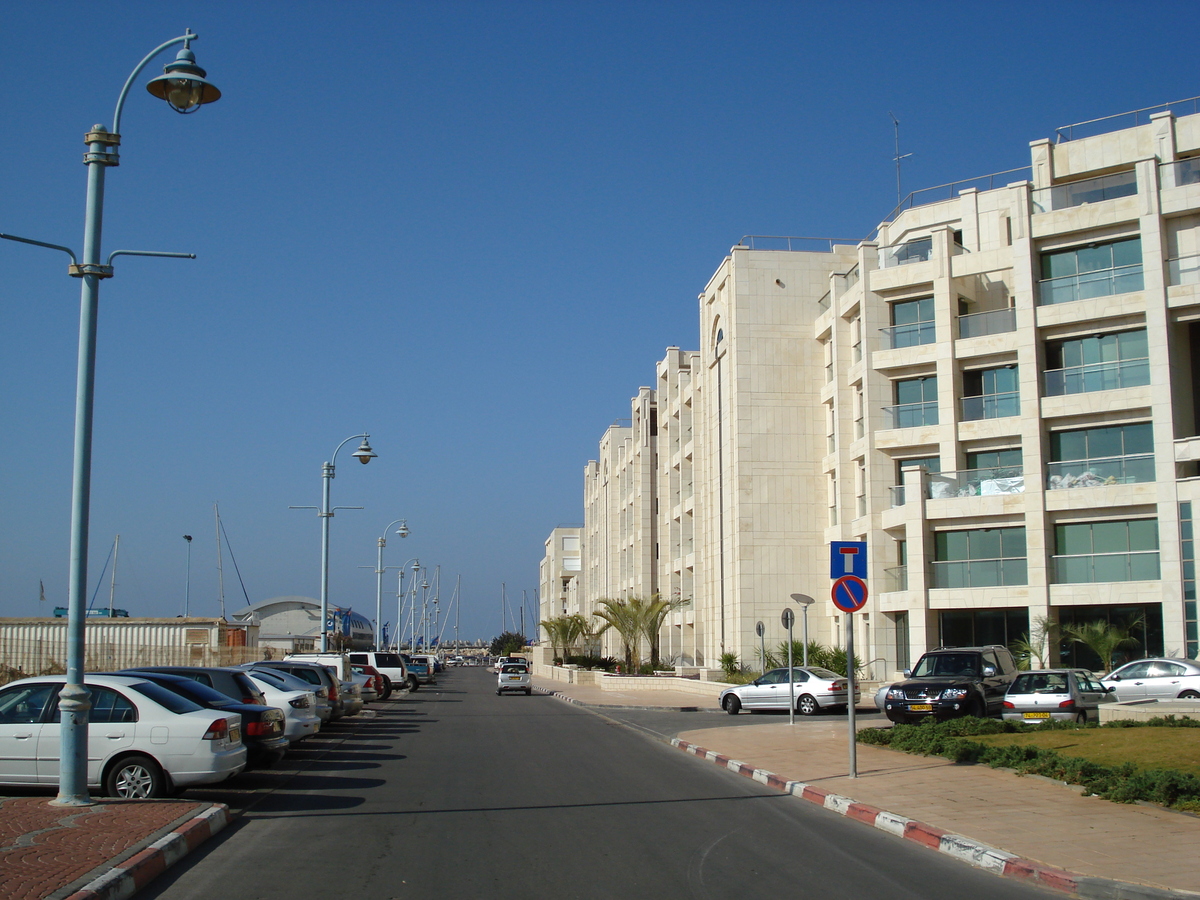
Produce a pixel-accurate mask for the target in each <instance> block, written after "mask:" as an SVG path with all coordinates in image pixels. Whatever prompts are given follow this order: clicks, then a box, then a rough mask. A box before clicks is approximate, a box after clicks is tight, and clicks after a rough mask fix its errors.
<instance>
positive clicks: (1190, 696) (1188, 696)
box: [1179, 691, 1200, 700]
mask: <svg viewBox="0 0 1200 900" xmlns="http://www.w3.org/2000/svg"><path fill="white" fill-rule="evenodd" d="M1179 699H1180V700H1200V694H1197V693H1196V692H1195V691H1184V692H1183V693H1182V694H1180V695H1179Z"/></svg>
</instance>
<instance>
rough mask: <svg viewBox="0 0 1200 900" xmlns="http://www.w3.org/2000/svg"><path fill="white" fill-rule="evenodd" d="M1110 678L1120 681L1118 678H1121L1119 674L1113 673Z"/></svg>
mask: <svg viewBox="0 0 1200 900" xmlns="http://www.w3.org/2000/svg"><path fill="white" fill-rule="evenodd" d="M1112 680H1113V681H1120V680H1121V676H1120V675H1113V676H1112Z"/></svg>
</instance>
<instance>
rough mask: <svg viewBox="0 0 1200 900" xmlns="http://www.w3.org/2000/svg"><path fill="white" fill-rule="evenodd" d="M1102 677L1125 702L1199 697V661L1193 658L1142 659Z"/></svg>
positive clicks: (1195, 698) (1115, 695) (1107, 685)
mask: <svg viewBox="0 0 1200 900" xmlns="http://www.w3.org/2000/svg"><path fill="white" fill-rule="evenodd" d="M1101 681H1102V682H1103V684H1104V686H1105V687H1110V688H1112V689H1113V696H1114V697H1115V698H1116V699H1117V700H1119V701H1122V702H1123V701H1126V700H1198V699H1200V663H1197V662H1196V660H1194V659H1139V660H1137V661H1136V662H1131V663H1126V664H1125V665H1123V666H1121V667H1120V668H1117V669H1114V670H1113V671H1112V673H1111V674H1109V675H1107V676H1105V677H1104V678H1103V679H1101Z"/></svg>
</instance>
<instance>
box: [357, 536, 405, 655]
mask: <svg viewBox="0 0 1200 900" xmlns="http://www.w3.org/2000/svg"><path fill="white" fill-rule="evenodd" d="M393 525H399V526H400V527H399V528H397V529H396V534H398V535H400V537H402V538H406V537H408V536H409V534H410V533H411V532H409V530H408V520H407V519H396V521H394V522H389V523H388V526H387V528H385V529H383V534H381V535H380V536H379V542H378V543H379V558H378V560H377V561H376V563H375V649H376V650H382V649H383V644H382V632H381V629H382V624H381V622H380V619H381V618H382V616H383V573H384V572H386V571H387V570H388V569H392V568H397V567H396V566H387V567H385V566H384V565H383V548H384V547H386V546H387V533H388V528H391V527H392V526H393ZM359 568H360V569H369V568H370V566H359ZM399 568H400V570H401V572H403V569H404V566H399Z"/></svg>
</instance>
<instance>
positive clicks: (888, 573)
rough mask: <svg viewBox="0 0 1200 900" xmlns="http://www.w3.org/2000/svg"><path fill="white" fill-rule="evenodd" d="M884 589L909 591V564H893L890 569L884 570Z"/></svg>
mask: <svg viewBox="0 0 1200 900" xmlns="http://www.w3.org/2000/svg"><path fill="white" fill-rule="evenodd" d="M883 590H884V591H885V592H887V591H907V590H908V566H892V568H890V569H884V570H883Z"/></svg>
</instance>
